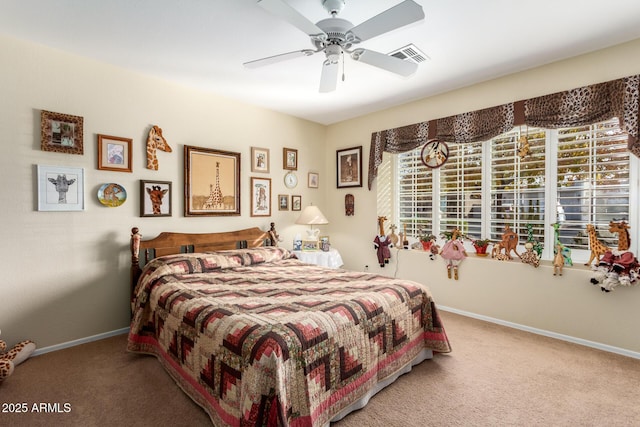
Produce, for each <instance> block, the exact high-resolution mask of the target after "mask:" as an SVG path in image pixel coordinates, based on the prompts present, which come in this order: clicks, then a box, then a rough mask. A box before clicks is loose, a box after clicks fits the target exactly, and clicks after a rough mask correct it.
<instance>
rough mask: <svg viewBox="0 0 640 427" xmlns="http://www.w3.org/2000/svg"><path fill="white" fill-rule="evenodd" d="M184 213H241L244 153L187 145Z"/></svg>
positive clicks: (192, 214) (199, 214)
mask: <svg viewBox="0 0 640 427" xmlns="http://www.w3.org/2000/svg"><path fill="white" fill-rule="evenodd" d="M184 182H185V185H184V215H185V216H217V215H240V153H234V152H231V151H222V150H214V149H211V148H202V147H193V146H190V145H185V146H184Z"/></svg>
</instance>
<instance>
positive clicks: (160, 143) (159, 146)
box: [147, 125, 172, 170]
mask: <svg viewBox="0 0 640 427" xmlns="http://www.w3.org/2000/svg"><path fill="white" fill-rule="evenodd" d="M157 150H161V151H165V152H167V153H171V151H172V150H171V147H170V146H169V144H168V143H167V140H166V139H164V136H162V129H161V128H159V127H158V126H156V125H153V126H152V127H151V130H149V136H148V137H147V169H152V170H158V158H157V157H156V151H157Z"/></svg>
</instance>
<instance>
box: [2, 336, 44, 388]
mask: <svg viewBox="0 0 640 427" xmlns="http://www.w3.org/2000/svg"><path fill="white" fill-rule="evenodd" d="M6 349H7V343H6V342H4V341H2V340H0V383H1V382H2V381H4V380H5V378H8V377H9V376H10V375H11V374H12V373H13V371H14V369H15V367H16V366H18V365H19V364H20V363H22V362H24V361H25V360H27V359H28V358H29V356H31V354H32V353H33V352H34V350H35V349H36V344H35V343H34V342H33V341H29V340H27V341H22V342H20V343H18V344H16V345H15V346H13V348H12V349H11V350H9V351H7V352H5V350H6Z"/></svg>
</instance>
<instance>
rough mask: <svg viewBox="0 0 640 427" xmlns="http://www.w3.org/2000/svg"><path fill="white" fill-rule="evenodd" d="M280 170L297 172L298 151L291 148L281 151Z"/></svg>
mask: <svg viewBox="0 0 640 427" xmlns="http://www.w3.org/2000/svg"><path fill="white" fill-rule="evenodd" d="M282 168H283V169H288V170H292V171H296V170H298V150H294V149H293V148H283V149H282Z"/></svg>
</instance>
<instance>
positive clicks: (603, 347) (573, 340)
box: [33, 305, 640, 359]
mask: <svg viewBox="0 0 640 427" xmlns="http://www.w3.org/2000/svg"><path fill="white" fill-rule="evenodd" d="M437 307H438V309H439V310H442V311H449V312H451V313H455V314H459V315H461V316H466V317H471V318H474V319H478V320H484V321H485V322H491V323H496V324H498V325H502V326H506V327H508V328H513V329H519V330H521V331H526V332H531V333H533V334H538V335H543V336H545V337H550V338H556V339H559V340H562V341H567V342H571V343H574V344H580V345H583V346H585V347H591V348H595V349H598V350H603V351H608V352H609V353H615V354H620V355H622V356H627V357H632V358H634V359H640V353H638V352H635V351H631V350H627V349H624V348H620V347H614V346H611V345H607V344H602V343H598V342H595V341H589V340H585V339H582V338H576V337H572V336H569V335H563V334H559V333H556V332H551V331H546V330H544V329H538V328H532V327H531V326H526V325H521V324H519V323H513V322H508V321H506V320H501V319H496V318H494V317H489V316H484V315H482V314H476V313H471V312H469V311H464V310H458V309H457V308H452V307H447V306H443V305H438V306H437ZM128 332H129V328H122V329H116V330H115V331H111V332H105V333H103V334H98V335H93V336H90V337H86V338H80V339H77V340H73V341H68V342H65V343H61V344H56V345H52V346H49V347H43V348H39V349H36V351H34V352H33V356H39V355H41V354H45V353H49V352H51V351H57V350H62V349H64V348H69V347H75V346H76V345H80V344H86V343H89V342H92V341H97V340H101V339H105V338H109V337H113V336H116V335H122V334H126V333H128Z"/></svg>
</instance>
